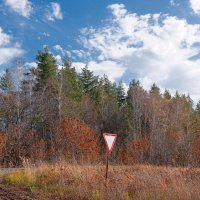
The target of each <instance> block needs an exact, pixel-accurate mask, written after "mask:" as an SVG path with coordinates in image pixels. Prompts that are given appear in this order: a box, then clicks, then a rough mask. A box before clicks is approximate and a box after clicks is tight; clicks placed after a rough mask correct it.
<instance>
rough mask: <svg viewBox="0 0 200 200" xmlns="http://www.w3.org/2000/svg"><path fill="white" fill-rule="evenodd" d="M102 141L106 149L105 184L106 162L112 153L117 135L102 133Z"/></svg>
mask: <svg viewBox="0 0 200 200" xmlns="http://www.w3.org/2000/svg"><path fill="white" fill-rule="evenodd" d="M103 137H104V140H105V142H106V146H107V149H108V152H107V160H106V182H107V178H108V161H109V155H110V154H111V152H112V149H113V147H114V144H115V141H116V139H117V134H111V133H104V134H103Z"/></svg>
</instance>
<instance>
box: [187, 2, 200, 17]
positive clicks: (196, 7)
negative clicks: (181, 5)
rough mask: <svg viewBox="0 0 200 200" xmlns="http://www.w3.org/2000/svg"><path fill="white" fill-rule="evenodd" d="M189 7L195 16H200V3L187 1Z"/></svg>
mask: <svg viewBox="0 0 200 200" xmlns="http://www.w3.org/2000/svg"><path fill="white" fill-rule="evenodd" d="M189 1H190V6H191V8H192V10H193V11H194V13H195V14H198V15H200V1H199V0H189Z"/></svg>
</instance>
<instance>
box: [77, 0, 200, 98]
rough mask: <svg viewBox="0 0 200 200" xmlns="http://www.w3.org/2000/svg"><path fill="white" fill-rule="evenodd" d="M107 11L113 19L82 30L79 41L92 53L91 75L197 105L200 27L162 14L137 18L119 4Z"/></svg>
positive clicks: (199, 84) (199, 83) (199, 73)
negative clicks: (135, 82) (186, 96)
mask: <svg viewBox="0 0 200 200" xmlns="http://www.w3.org/2000/svg"><path fill="white" fill-rule="evenodd" d="M108 9H109V10H110V12H111V14H112V17H111V18H110V19H108V20H106V21H105V22H104V25H103V26H101V27H95V28H94V27H89V28H84V29H82V30H81V36H80V40H79V41H80V42H81V44H82V45H83V46H84V48H85V50H87V51H90V52H93V55H92V57H93V58H94V59H93V60H92V61H90V63H89V67H91V69H92V70H93V71H96V72H98V73H100V74H102V73H104V72H105V73H107V74H108V75H109V77H110V78H111V79H114V80H117V79H121V78H123V80H127V81H130V80H131V79H132V78H135V79H139V80H140V81H141V82H142V84H144V86H145V88H146V89H149V87H150V86H151V85H152V83H154V82H155V83H157V84H158V85H159V86H160V87H161V89H164V88H168V89H170V90H171V91H175V90H179V91H180V92H183V93H190V94H191V96H192V97H193V98H195V100H196V98H197V97H198V98H199V99H200V95H199V88H200V79H199V76H200V67H199V66H200V59H199V58H200V46H199V43H200V25H197V24H189V23H188V22H187V21H186V20H184V19H179V18H178V17H175V16H169V15H164V14H146V15H137V14H136V13H132V12H130V11H128V10H127V9H126V8H125V6H124V5H123V4H113V5H110V6H108Z"/></svg>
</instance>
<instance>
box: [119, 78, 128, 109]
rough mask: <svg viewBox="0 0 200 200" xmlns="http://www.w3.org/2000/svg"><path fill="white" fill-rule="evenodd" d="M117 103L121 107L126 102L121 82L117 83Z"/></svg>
mask: <svg viewBox="0 0 200 200" xmlns="http://www.w3.org/2000/svg"><path fill="white" fill-rule="evenodd" d="M117 102H118V105H119V106H123V105H124V104H125V102H126V93H125V89H124V87H123V84H122V81H120V82H119V85H118V87H117Z"/></svg>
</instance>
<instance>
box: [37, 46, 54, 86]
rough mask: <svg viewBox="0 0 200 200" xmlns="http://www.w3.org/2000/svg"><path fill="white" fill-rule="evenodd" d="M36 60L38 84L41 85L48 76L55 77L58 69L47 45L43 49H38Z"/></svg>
mask: <svg viewBox="0 0 200 200" xmlns="http://www.w3.org/2000/svg"><path fill="white" fill-rule="evenodd" d="M36 60H37V65H38V76H37V81H38V84H39V85H43V84H44V83H45V82H46V81H47V79H48V78H51V77H56V74H57V70H58V69H57V68H58V67H57V64H56V59H55V58H54V56H53V54H52V53H50V52H49V50H48V48H47V47H45V48H44V51H41V50H40V51H38V55H37V57H36Z"/></svg>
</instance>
